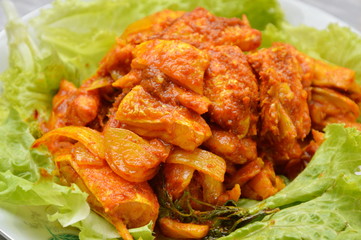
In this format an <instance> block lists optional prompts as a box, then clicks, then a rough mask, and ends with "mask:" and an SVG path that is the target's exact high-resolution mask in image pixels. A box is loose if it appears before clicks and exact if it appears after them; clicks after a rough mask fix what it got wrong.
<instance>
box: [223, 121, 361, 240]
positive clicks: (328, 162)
mask: <svg viewBox="0 0 361 240" xmlns="http://www.w3.org/2000/svg"><path fill="white" fill-rule="evenodd" d="M360 199H361V132H359V131H357V130H356V129H353V128H344V127H343V125H336V124H333V125H329V126H327V127H326V141H325V142H324V143H323V144H322V145H321V147H320V148H319V149H318V150H317V153H316V154H315V156H314V157H313V159H312V161H311V162H310V164H309V165H308V166H307V168H306V169H305V170H304V171H303V172H302V173H301V174H300V175H299V176H298V177H297V178H296V179H295V180H294V181H293V182H291V183H290V184H289V185H288V186H287V187H286V188H284V189H283V190H282V191H280V192H279V193H278V194H276V195H274V196H272V197H270V198H268V199H266V200H265V201H263V202H261V203H259V204H258V205H256V206H254V207H252V208H251V209H252V210H253V211H258V210H259V209H262V208H276V207H279V208H280V209H281V210H280V211H279V212H277V213H275V214H273V215H270V216H267V217H265V218H264V219H263V220H261V221H258V222H254V223H251V224H249V225H247V226H245V227H243V228H240V229H238V230H237V231H235V232H233V233H232V234H230V235H229V236H227V237H224V238H222V239H224V240H227V239H269V240H272V239H360V238H361V222H360V219H361V205H360Z"/></svg>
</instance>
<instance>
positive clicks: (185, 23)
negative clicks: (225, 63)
mask: <svg viewBox="0 0 361 240" xmlns="http://www.w3.org/2000/svg"><path fill="white" fill-rule="evenodd" d="M154 38H160V39H168V40H181V41H183V42H186V43H189V44H191V45H193V46H195V47H198V48H202V49H203V48H207V47H211V46H220V45H236V46H238V47H240V48H241V49H242V50H243V51H250V50H254V49H256V48H257V47H259V46H260V44H261V32H260V31H258V30H256V29H253V28H251V26H250V24H249V22H248V20H247V18H246V17H245V16H243V18H242V19H239V18H224V17H216V16H214V15H213V14H211V13H210V12H209V11H207V10H206V9H204V8H201V7H198V8H196V9H194V10H193V11H191V12H188V13H185V14H184V15H182V16H181V17H179V18H177V19H176V20H175V21H174V22H173V23H172V24H171V25H170V26H169V27H168V28H166V29H165V30H164V31H163V32H161V33H159V34H158V35H155V36H154Z"/></svg>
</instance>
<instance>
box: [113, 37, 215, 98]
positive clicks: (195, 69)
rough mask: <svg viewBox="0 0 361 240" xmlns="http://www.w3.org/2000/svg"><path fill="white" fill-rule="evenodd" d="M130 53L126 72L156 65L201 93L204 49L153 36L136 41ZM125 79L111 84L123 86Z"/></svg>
mask: <svg viewBox="0 0 361 240" xmlns="http://www.w3.org/2000/svg"><path fill="white" fill-rule="evenodd" d="M133 55H134V59H133V61H132V64H131V66H132V71H131V72H130V73H129V74H133V75H134V74H135V73H133V72H134V71H136V72H137V71H138V72H139V69H145V68H148V67H153V68H157V69H159V70H160V71H161V72H162V73H164V74H165V75H167V76H168V77H169V79H170V80H172V81H174V82H175V83H177V84H179V85H181V86H183V87H185V88H187V89H190V90H192V91H194V92H196V93H199V94H203V76H204V72H205V70H206V68H207V67H208V65H209V60H208V55H207V53H206V52H204V51H202V50H199V49H197V48H195V47H193V46H192V45H189V44H187V43H184V42H181V41H178V40H173V41H169V40H158V39H156V40H150V41H146V42H143V43H141V44H139V45H137V46H136V47H135V49H134V50H133ZM135 78H136V77H135ZM127 81H128V80H127ZM127 81H124V80H122V79H120V80H119V81H116V82H115V83H114V84H113V86H115V87H122V85H123V83H124V82H127Z"/></svg>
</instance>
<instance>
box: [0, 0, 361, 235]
mask: <svg viewBox="0 0 361 240" xmlns="http://www.w3.org/2000/svg"><path fill="white" fill-rule="evenodd" d="M196 6H202V7H205V8H207V9H209V10H210V11H211V12H213V13H214V14H216V15H218V16H225V17H241V15H242V14H246V15H247V17H248V19H249V20H250V22H251V25H252V26H253V27H256V28H258V29H261V30H263V46H269V45H270V44H271V43H272V42H274V41H284V42H289V43H291V44H293V45H295V46H296V47H297V48H298V49H299V50H301V51H303V52H305V53H307V54H309V55H311V56H313V57H316V58H321V59H325V60H327V61H329V62H332V63H335V64H339V65H342V66H345V67H349V68H351V69H354V70H355V71H356V72H357V80H358V82H359V83H361V38H360V36H358V35H357V34H354V33H352V32H351V31H350V30H349V29H347V28H343V27H339V26H337V25H330V26H329V27H328V29H326V30H321V31H320V30H316V29H313V28H310V27H306V26H301V27H294V26H291V25H288V24H287V23H285V22H284V19H283V14H282V11H281V9H280V7H279V5H278V4H277V2H276V0H242V1H240V0H223V1H215V0H212V1H209V0H196V1H191V0H188V1H176V0H148V1H145V0H141V1H139V0H138V1H135V0H128V1H122V0H107V1H104V0H94V1H86V2H83V1H81V0H67V1H62V0H57V1H55V2H54V3H53V5H52V8H49V9H45V10H43V11H42V12H41V13H40V15H39V16H38V17H36V18H34V19H32V20H31V24H30V25H28V26H27V25H24V24H23V23H21V22H20V20H19V19H18V18H17V17H16V13H15V11H14V9H12V8H11V6H10V7H9V6H8V7H7V13H8V15H9V16H10V22H9V24H8V25H7V26H6V31H7V34H8V36H9V49H10V58H9V68H8V69H7V70H6V71H5V72H4V73H2V74H1V75H0V82H2V86H3V91H2V93H1V91H0V94H1V100H0V135H1V136H2V137H1V138H0V149H1V150H0V203H1V202H4V203H10V204H15V205H35V206H38V205H47V206H51V209H53V211H52V212H51V213H49V214H48V218H49V220H50V221H59V222H60V223H61V224H62V225H63V226H70V225H71V226H75V227H77V228H79V230H80V233H79V237H80V239H94V240H100V239H117V238H119V235H118V233H117V232H116V230H115V228H114V227H113V226H112V225H110V224H109V223H108V222H107V221H105V220H104V219H103V218H101V217H99V216H98V215H97V214H95V213H93V212H91V211H90V210H89V206H88V205H87V204H86V201H85V200H86V194H85V193H82V192H81V191H80V190H79V189H78V187H77V186H76V185H73V186H72V187H64V186H60V185H57V184H56V183H54V182H53V181H52V179H51V178H49V177H44V176H42V175H41V174H40V172H39V169H41V168H42V169H46V171H49V172H50V171H51V169H52V168H53V164H52V162H51V160H50V157H49V155H48V154H46V153H44V152H40V151H35V150H30V148H29V147H30V145H31V144H32V142H33V141H34V136H35V137H36V136H37V127H38V123H37V121H36V120H35V116H34V112H35V111H36V112H37V113H38V114H39V116H40V118H41V119H46V118H47V117H48V116H49V113H50V110H51V100H52V97H53V95H54V94H55V93H56V91H57V89H58V85H59V82H60V80H61V79H64V78H65V79H68V80H70V81H72V82H73V83H75V84H76V85H79V84H80V83H81V82H82V81H83V80H84V79H86V78H87V77H89V76H90V75H91V74H92V73H93V72H94V71H95V70H96V68H97V65H98V62H99V61H100V59H101V58H102V56H103V55H104V54H105V53H106V52H107V50H108V49H109V48H110V47H111V46H112V45H113V44H114V42H115V37H116V36H118V35H120V34H121V32H122V31H123V30H124V29H125V27H126V26H127V25H128V24H130V23H132V22H133V21H135V20H137V19H139V18H141V17H144V16H146V15H149V14H151V13H154V12H156V11H159V10H162V9H165V8H169V9H174V10H186V11H189V10H192V9H194V8H195V7H196ZM267 24H268V25H267ZM326 137H327V140H326V142H325V143H324V144H323V145H322V147H321V148H320V149H319V150H318V151H317V154H316V156H315V157H314V158H313V160H312V161H311V163H310V164H309V166H308V167H307V168H306V170H305V171H304V172H303V173H302V174H301V175H300V176H299V177H298V178H296V179H295V180H294V181H293V182H291V183H290V184H289V185H288V186H287V187H286V188H285V189H284V190H283V191H281V192H280V193H278V194H277V195H275V196H273V197H271V198H269V199H267V200H266V201H264V202H261V203H259V204H255V205H253V206H251V207H250V209H251V210H252V211H257V210H259V209H262V208H266V207H270V208H274V207H279V208H281V211H279V212H277V213H275V214H273V215H271V216H268V217H267V218H264V219H262V220H261V221H257V222H254V223H251V224H249V225H246V226H244V227H242V228H240V229H238V230H237V231H235V232H234V233H233V234H232V235H230V236H229V237H225V238H224V239H361V237H360V231H361V225H360V221H359V219H361V215H360V209H361V207H360V200H359V199H361V187H360V186H361V182H360V178H361V176H360V175H357V174H355V172H357V171H361V169H359V170H358V167H359V166H360V165H361V159H360V156H361V152H360V151H361V150H360V149H361V137H360V133H359V132H358V131H356V130H354V129H344V128H343V127H342V126H339V125H332V126H329V127H328V128H327V129H326ZM360 174H361V173H360ZM131 233H132V235H133V236H134V237H135V238H136V239H144V240H146V239H153V238H154V237H153V236H152V231H151V225H147V226H144V227H142V228H137V229H132V230H131ZM270 236H271V237H270Z"/></svg>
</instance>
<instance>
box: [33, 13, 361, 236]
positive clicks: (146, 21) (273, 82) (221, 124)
mask: <svg viewBox="0 0 361 240" xmlns="http://www.w3.org/2000/svg"><path fill="white" fill-rule="evenodd" d="M260 45H261V32H260V31H258V30H256V29H253V28H252V27H251V26H250V24H249V22H248V20H247V17H246V16H245V15H244V16H243V17H242V19H238V18H224V17H217V16H215V15H213V14H211V13H210V12H209V11H207V10H206V9H204V8H200V7H198V8H196V9H194V10H193V11H191V12H182V11H172V10H163V11H160V12H157V13H155V14H153V15H151V16H148V17H145V18H143V19H141V20H138V21H137V22H135V23H133V24H131V25H130V26H129V27H128V28H127V29H126V30H125V31H124V33H123V34H122V35H121V36H120V37H119V38H118V39H117V41H116V44H115V45H114V46H113V48H112V49H111V50H110V51H109V52H108V53H107V54H106V55H105V57H104V58H103V60H102V61H101V62H100V64H99V68H98V70H97V71H96V73H95V74H94V75H93V76H91V77H90V78H88V79H87V80H85V81H84V83H83V84H82V85H81V86H80V87H79V88H77V87H75V86H74V85H73V84H72V83H70V82H68V81H67V80H63V81H62V82H61V84H60V88H59V91H58V93H57V94H56V95H55V96H54V98H53V105H52V113H51V116H50V119H49V120H48V121H47V122H44V123H42V131H43V133H44V135H43V136H42V137H40V138H39V139H37V140H36V141H35V143H34V144H33V148H36V147H38V146H40V145H42V144H45V145H47V146H48V149H49V150H50V152H51V153H52V155H53V159H54V162H55V164H56V167H57V171H56V174H57V176H58V177H59V179H60V182H61V183H63V184H66V185H69V184H71V183H76V184H77V185H78V186H79V188H80V189H82V190H83V191H85V192H87V193H88V194H89V196H88V198H87V201H88V203H89V204H90V206H91V207H92V209H93V210H94V211H95V212H97V213H98V214H100V215H102V216H103V217H104V218H106V219H107V220H108V221H110V222H111V223H112V224H113V225H114V226H115V227H116V228H117V230H118V232H119V234H120V235H121V236H122V238H124V239H132V236H131V235H130V233H129V232H128V229H129V228H136V227H141V226H143V225H146V224H147V223H149V222H150V221H152V222H153V223H156V222H157V224H156V226H159V228H160V232H161V233H162V234H164V235H166V236H168V237H173V238H187V239H192V238H203V237H206V236H207V235H208V236H209V237H219V236H222V235H226V234H228V233H230V232H232V231H234V230H235V228H237V227H239V225H240V224H242V222H244V221H250V220H252V219H255V218H257V217H259V216H260V215H262V214H263V215H267V214H270V213H274V212H275V211H278V209H277V208H275V209H264V210H263V211H261V212H257V213H251V212H248V211H246V210H244V209H242V208H240V207H237V206H236V205H234V203H235V202H237V201H238V200H239V199H244V198H247V199H253V200H264V199H267V198H268V197H270V196H273V195H275V194H276V193H277V192H279V191H280V190H281V189H283V188H284V187H285V185H286V184H285V181H284V178H283V177H281V176H280V175H285V176H287V177H288V178H289V179H294V178H295V177H296V176H297V175H298V174H299V173H300V172H301V171H302V170H303V169H304V168H305V166H306V165H307V163H308V162H309V161H310V160H311V158H312V156H313V155H314V153H315V152H316V150H317V148H318V147H319V146H320V145H321V143H322V142H323V141H324V136H323V133H322V130H323V128H324V127H325V126H326V125H328V124H330V123H344V124H345V125H346V126H352V127H356V128H358V129H361V125H360V124H359V123H357V121H356V120H357V118H358V116H359V107H358V104H359V103H360V99H361V91H360V87H359V86H358V85H357V84H356V82H355V73H354V72H353V71H352V70H350V69H347V68H343V67H338V66H335V65H331V64H329V63H326V62H323V61H321V60H316V59H314V58H311V57H309V56H308V55H306V54H304V53H302V52H300V51H298V50H297V49H296V48H295V47H293V46H292V45H290V44H286V43H281V42H278V43H274V44H273V45H272V46H271V47H268V48H259V46H260ZM160 209H161V210H160ZM222 211H225V212H228V213H230V215H227V214H226V215H224V214H225V213H224V212H222ZM222 214H223V215H222ZM232 214H233V215H232ZM230 216H233V217H230ZM234 216H237V218H236V219H235V218H234ZM157 231H158V228H157Z"/></svg>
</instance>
